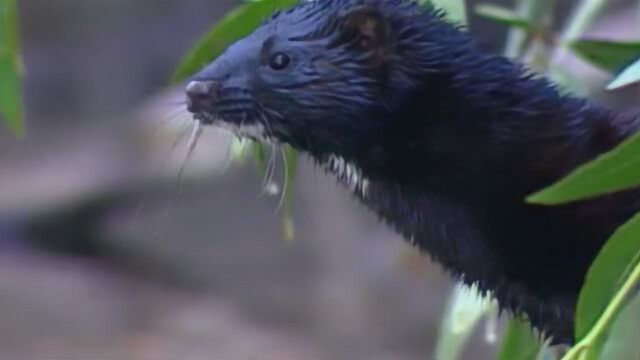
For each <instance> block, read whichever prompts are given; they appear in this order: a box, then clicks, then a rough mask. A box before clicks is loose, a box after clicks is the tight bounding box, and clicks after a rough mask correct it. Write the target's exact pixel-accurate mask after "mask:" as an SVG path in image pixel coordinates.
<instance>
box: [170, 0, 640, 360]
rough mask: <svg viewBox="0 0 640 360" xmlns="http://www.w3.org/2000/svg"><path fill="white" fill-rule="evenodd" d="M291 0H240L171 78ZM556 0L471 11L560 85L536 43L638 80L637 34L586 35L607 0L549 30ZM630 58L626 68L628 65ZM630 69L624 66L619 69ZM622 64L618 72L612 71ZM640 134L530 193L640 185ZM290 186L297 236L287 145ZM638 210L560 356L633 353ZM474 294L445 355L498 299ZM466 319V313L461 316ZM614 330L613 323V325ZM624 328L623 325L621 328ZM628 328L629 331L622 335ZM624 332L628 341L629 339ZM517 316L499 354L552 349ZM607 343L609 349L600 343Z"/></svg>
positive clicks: (565, 197) (460, 300) (444, 337)
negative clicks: (572, 342)
mask: <svg viewBox="0 0 640 360" xmlns="http://www.w3.org/2000/svg"><path fill="white" fill-rule="evenodd" d="M296 2H297V1H294V0H279V1H277V0H254V1H251V2H248V3H243V4H241V5H239V6H238V7H237V8H236V9H234V10H233V11H231V12H230V13H229V15H228V16H227V17H225V18H224V19H222V20H221V21H219V22H218V24H216V25H215V26H214V27H213V28H212V29H211V30H210V31H209V32H208V33H207V34H206V35H205V36H204V37H203V38H202V39H201V40H200V41H199V42H198V43H197V44H196V46H195V47H194V48H193V50H192V51H191V52H190V53H189V54H188V55H187V56H186V57H185V58H184V60H183V62H182V63H181V64H180V66H179V67H178V69H177V70H176V72H175V74H174V77H173V80H174V81H182V80H184V79H186V78H187V77H188V76H189V75H190V74H193V73H194V72H196V71H197V70H199V69H201V68H202V67H203V66H205V65H206V64H207V63H209V62H210V61H211V60H212V59H213V58H214V57H215V56H217V55H219V54H220V53H221V52H222V51H223V50H224V48H225V47H226V46H228V45H229V44H231V43H232V42H233V41H235V40H237V39H238V38H241V37H243V36H245V35H247V34H249V33H250V32H251V31H252V30H253V29H254V28H255V27H256V26H258V25H259V24H260V23H261V22H262V21H263V20H264V19H266V18H268V17H269V16H270V14H271V13H272V12H273V11H274V10H275V9H280V8H287V7H290V6H292V5H294V4H295V3H296ZM420 3H421V4H424V5H429V6H431V5H435V6H438V7H441V8H443V9H445V10H446V11H447V14H448V15H449V18H450V20H451V21H454V22H458V23H462V24H464V23H466V18H467V8H466V6H465V2H464V1H463V0H438V1H435V0H434V1H432V2H429V1H424V0H420ZM554 5H555V3H554V2H553V1H551V0H546V1H540V0H517V1H516V3H515V4H514V9H513V10H512V9H508V8H503V7H499V6H496V5H494V4H481V5H479V6H478V7H476V8H475V12H476V13H477V14H478V15H480V16H483V17H485V18H487V19H490V20H492V21H495V22H496V23H499V24H502V25H505V26H506V27H508V29H509V36H508V40H507V43H506V46H505V55H506V56H509V57H512V58H517V59H519V60H520V61H524V62H526V63H528V64H529V65H531V67H532V68H533V69H535V70H536V71H540V72H544V73H546V75H547V76H550V77H551V78H552V79H554V80H555V81H556V82H558V83H559V84H560V85H563V86H565V87H567V88H568V89H570V90H574V91H575V92H580V90H581V89H579V86H578V85H577V84H578V82H577V81H575V79H573V81H572V78H571V76H570V75H569V73H568V72H567V71H565V70H564V69H562V68H561V66H560V65H559V64H558V63H556V62H554V59H551V60H549V59H547V57H546V56H544V55H543V54H544V53H543V52H541V51H540V49H543V48H545V47H550V48H552V49H554V50H555V54H556V55H557V54H563V53H566V52H572V53H574V54H575V55H576V56H578V57H580V58H582V59H583V60H585V61H587V62H589V63H591V64H592V65H593V66H595V67H598V68H600V69H603V70H605V71H609V72H611V73H612V80H611V83H610V84H609V86H608V89H610V90H613V89H617V88H619V87H622V86H627V85H630V84H634V83H637V82H640V62H638V61H637V62H635V63H634V62H633V60H634V59H637V58H638V57H639V55H640V41H616V40H610V39H587V38H583V37H582V36H583V34H584V32H585V30H586V29H587V28H588V27H589V26H590V25H591V23H592V22H593V21H594V20H595V19H596V17H597V16H599V15H601V14H602V12H603V11H604V9H605V5H606V2H605V1H604V0H581V1H577V5H576V8H575V10H574V11H573V15H572V16H571V17H570V18H569V19H567V20H566V22H565V23H564V24H562V25H563V31H561V32H560V33H559V34H557V33H555V32H554V31H553V29H554V27H553V25H554V21H552V17H553V16H552V15H553V11H552V9H553V7H554ZM625 66H626V68H624V67H625ZM623 68H624V69H623ZM615 72H619V74H618V75H617V76H614V74H613V73H615ZM638 137H639V136H636V137H633V138H631V139H629V140H628V141H626V142H624V143H623V144H621V145H620V146H619V147H617V148H616V149H614V150H612V151H611V152H609V153H607V154H604V155H602V156H600V157H599V158H597V159H596V160H594V161H593V162H591V163H589V164H586V165H584V166H582V167H580V168H579V169H577V170H576V171H575V172H573V173H572V174H571V175H569V176H568V177H567V178H565V179H563V180H561V181H559V182H558V183H557V184H555V185H553V186H551V187H550V188H548V189H545V190H542V191H541V192H539V193H537V194H534V195H532V196H530V197H529V198H528V201H530V202H534V203H540V204H547V205H553V204H561V203H564V202H567V201H572V200H578V199H583V198H586V197H590V196H595V195H600V194H604V193H608V192H612V191H619V190H622V189H626V188H629V187H632V186H636V185H638V184H640V172H638V170H637V169H636V167H637V166H636V165H637V164H638V163H640V149H639V148H638V146H640V145H638V143H639V142H640V140H639V139H638ZM239 148H240V149H247V148H251V149H253V151H251V152H249V153H250V154H253V157H254V159H255V160H256V162H257V164H258V165H259V169H262V170H264V169H266V168H267V167H265V166H264V165H265V162H266V161H267V160H266V158H267V156H266V154H267V151H266V149H265V148H264V145H261V144H251V146H250V147H246V146H242V147H239ZM247 153H248V152H244V150H242V151H239V152H237V157H238V158H245V157H246V155H247ZM282 154H283V160H284V165H285V166H284V167H285V170H286V171H285V172H286V174H285V180H284V182H285V186H284V189H282V191H283V192H284V195H283V201H284V203H283V206H284V213H285V217H284V219H285V221H284V224H285V225H284V228H285V234H286V235H287V237H293V233H292V226H293V222H292V220H291V217H290V211H289V210H290V209H289V205H288V204H289V199H290V194H291V191H290V190H288V189H287V188H289V187H291V185H292V183H293V181H294V170H295V164H296V161H297V157H296V154H295V152H294V151H293V150H291V149H290V148H286V149H284V150H283V153H282ZM639 221H640V215H639V216H637V217H635V218H634V219H632V220H631V221H630V222H629V223H628V224H626V225H625V226H623V227H621V228H620V229H619V230H618V231H617V232H616V233H615V234H614V235H613V236H612V238H611V239H610V241H609V242H608V243H607V245H606V246H605V247H604V248H603V250H602V252H601V253H600V254H599V256H598V258H597V259H596V260H595V261H594V264H593V266H592V268H591V269H590V271H589V274H588V277H587V279H586V282H585V285H584V289H583V291H582V293H581V296H580V300H579V306H578V310H577V313H576V341H577V345H576V346H575V347H574V348H572V349H571V350H570V351H569V352H568V353H567V354H566V355H565V357H564V359H567V360H570V359H605V358H606V357H601V356H605V355H604V354H612V353H620V352H621V351H625V353H629V352H631V353H633V352H634V351H636V352H637V349H638V345H637V344H635V343H633V340H634V339H633V336H629V333H635V334H637V333H638V332H640V321H635V322H634V321H629V319H628V318H626V317H621V318H619V317H618V316H617V315H618V314H619V313H620V312H624V313H625V314H626V313H630V312H632V310H633V311H635V312H634V313H633V314H635V315H634V316H637V307H638V305H637V303H638V302H639V301H638V300H637V298H636V299H635V300H633V304H635V307H633V308H631V307H625V305H626V304H627V303H628V302H629V299H630V296H631V293H632V289H634V286H635V285H636V284H637V283H638V280H639V278H640V223H639ZM488 304H491V303H490V302H488V301H487V299H486V298H481V297H480V296H478V295H477V294H476V293H475V292H469V291H466V292H465V291H461V288H460V286H457V287H456V289H455V290H454V292H453V294H452V297H451V301H450V303H449V307H448V311H447V312H446V314H445V316H444V318H443V324H442V329H441V338H440V340H439V343H438V347H437V349H436V358H437V359H439V360H451V359H456V358H457V357H458V356H459V355H460V353H461V351H462V349H463V348H464V346H465V342H466V340H467V339H468V337H469V335H470V334H471V331H472V330H473V329H474V328H475V326H476V325H477V323H478V322H479V321H480V320H481V319H482V318H483V317H485V316H487V315H488V314H492V311H491V309H492V308H493V305H488ZM461 319H463V321H461ZM612 328H613V330H612V332H611V334H609V331H610V329H612ZM621 329H622V330H621ZM625 333H626V336H625ZM625 340H626V341H625ZM544 349H545V347H544V346H542V344H540V343H539V341H538V338H537V337H536V336H534V335H533V332H532V331H531V329H530V328H529V326H528V325H526V322H524V321H521V320H520V319H511V320H509V322H508V324H507V327H506V329H505V333H504V335H503V340H502V343H501V347H500V354H499V358H500V359H509V360H519V359H523V360H525V359H549V358H551V355H550V354H549V353H547V352H545V351H544ZM602 349H604V350H602Z"/></svg>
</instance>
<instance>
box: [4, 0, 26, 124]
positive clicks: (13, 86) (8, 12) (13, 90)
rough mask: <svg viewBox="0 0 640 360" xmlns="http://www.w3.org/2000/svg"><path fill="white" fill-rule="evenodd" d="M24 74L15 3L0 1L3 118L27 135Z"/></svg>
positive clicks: (13, 0)
mask: <svg viewBox="0 0 640 360" xmlns="http://www.w3.org/2000/svg"><path fill="white" fill-rule="evenodd" d="M21 73H22V65H21V62H20V56H19V39H18V14H17V10H16V3H15V0H0V117H2V118H4V119H5V121H6V122H7V125H9V127H10V128H11V129H12V130H13V131H14V132H15V133H16V134H17V135H18V136H23V135H24V126H23V123H22V116H23V110H22V83H21Z"/></svg>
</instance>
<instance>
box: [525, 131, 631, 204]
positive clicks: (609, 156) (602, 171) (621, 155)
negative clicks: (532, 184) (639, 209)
mask: <svg viewBox="0 0 640 360" xmlns="http://www.w3.org/2000/svg"><path fill="white" fill-rule="evenodd" d="M638 185H640V133H638V134H635V135H633V136H631V137H630V138H629V139H627V140H625V141H624V142H622V143H621V144H620V145H618V146H617V147H616V148H615V149H613V150H611V151H609V152H607V153H605V154H602V155H600V156H599V157H597V158H596V159H595V160H593V161H591V162H589V163H587V164H584V165H582V166H580V167H578V168H577V169H576V170H574V171H573V172H572V173H571V174H569V175H568V176H566V177H565V178H563V179H561V180H560V181H558V182H557V183H555V184H553V185H551V186H550V187H548V188H546V189H543V190H541V191H539V192H537V193H535V194H533V195H531V196H529V197H528V198H527V201H528V202H530V203H537V204H547V205H555V204H562V203H566V202H570V201H574V200H579V199H585V198H589V197H594V196H597V195H602V194H607V193H611V192H615V191H620V190H624V189H628V188H632V187H635V186H638Z"/></svg>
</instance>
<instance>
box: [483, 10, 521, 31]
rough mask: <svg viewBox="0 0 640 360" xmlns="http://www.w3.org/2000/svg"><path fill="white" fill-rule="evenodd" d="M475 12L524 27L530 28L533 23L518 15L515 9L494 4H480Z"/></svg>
mask: <svg viewBox="0 0 640 360" xmlns="http://www.w3.org/2000/svg"><path fill="white" fill-rule="evenodd" d="M475 12H476V13H477V14H478V15H480V16H482V17H485V18H487V19H489V20H493V21H495V22H497V23H500V24H503V25H507V26H511V27H515V28H519V29H523V30H530V29H531V27H532V25H531V23H530V22H529V20H527V19H526V18H524V17H522V16H520V15H518V14H517V13H516V12H515V11H513V10H509V9H506V8H503V7H501V6H496V5H492V4H478V5H477V6H476V7H475Z"/></svg>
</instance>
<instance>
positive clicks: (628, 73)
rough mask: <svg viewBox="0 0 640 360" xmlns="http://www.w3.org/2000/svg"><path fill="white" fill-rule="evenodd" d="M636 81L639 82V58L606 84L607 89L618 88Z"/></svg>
mask: <svg viewBox="0 0 640 360" xmlns="http://www.w3.org/2000/svg"><path fill="white" fill-rule="evenodd" d="M638 82H640V59H639V60H637V61H636V62H635V63H633V64H632V65H631V66H629V67H627V68H626V69H625V70H624V71H623V72H622V73H621V74H620V75H618V76H617V77H616V78H615V79H614V80H613V82H611V84H609V85H608V86H607V90H615V89H619V88H621V87H624V86H628V85H631V84H636V83H638Z"/></svg>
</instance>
